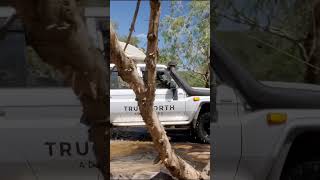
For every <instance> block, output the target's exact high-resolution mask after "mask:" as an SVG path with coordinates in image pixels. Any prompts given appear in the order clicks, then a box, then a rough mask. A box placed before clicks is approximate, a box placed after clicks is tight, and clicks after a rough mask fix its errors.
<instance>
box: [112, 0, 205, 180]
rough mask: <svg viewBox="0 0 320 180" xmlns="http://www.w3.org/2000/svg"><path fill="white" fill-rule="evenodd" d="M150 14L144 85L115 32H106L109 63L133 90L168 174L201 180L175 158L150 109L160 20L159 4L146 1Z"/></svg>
mask: <svg viewBox="0 0 320 180" xmlns="http://www.w3.org/2000/svg"><path fill="white" fill-rule="evenodd" d="M150 6H151V12H150V21H149V31H148V36H147V37H148V46H147V57H146V59H145V63H146V66H147V70H148V73H147V83H146V84H145V83H144V82H143V80H142V79H141V78H140V77H139V75H138V72H137V69H136V66H135V63H134V61H133V60H132V59H129V58H127V57H126V56H125V54H124V52H123V50H122V49H121V48H120V46H119V44H118V39H117V36H116V34H115V31H114V30H113V29H112V28H111V30H110V52H111V59H112V61H113V62H114V63H115V65H116V67H117V70H118V72H119V75H120V76H121V78H122V79H123V80H124V81H126V82H127V83H128V84H129V86H130V87H131V88H132V89H133V91H134V92H135V94H136V97H137V100H138V106H139V109H140V113H141V116H142V118H143V120H144V122H145V124H146V127H147V129H148V131H149V133H150V134H151V137H152V140H153V143H154V145H155V147H156V149H157V150H158V153H159V155H160V159H161V161H162V163H163V164H164V165H165V166H166V168H167V169H168V170H169V171H170V173H171V174H172V175H173V176H175V177H177V178H178V179H188V180H189V179H204V178H208V177H206V176H205V175H203V174H201V173H200V172H199V171H197V170H196V169H194V168H193V167H192V166H191V165H189V164H188V163H187V162H185V161H184V160H183V159H181V158H180V157H178V156H177V155H176V154H175V152H174V150H173V149H172V147H171V144H170V142H169V139H168V137H167V135H166V132H165V130H164V127H163V126H162V125H161V123H160V121H159V119H158V116H157V114H156V112H155V111H154V109H153V103H154V95H155V76H156V69H155V68H156V63H157V59H158V26H159V16H160V1H158V0H153V1H150Z"/></svg>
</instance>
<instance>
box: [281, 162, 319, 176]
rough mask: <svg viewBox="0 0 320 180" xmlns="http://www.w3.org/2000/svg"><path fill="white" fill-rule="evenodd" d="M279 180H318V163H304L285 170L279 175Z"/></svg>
mask: <svg viewBox="0 0 320 180" xmlns="http://www.w3.org/2000/svg"><path fill="white" fill-rule="evenodd" d="M280 179H281V180H319V179H320V161H305V162H301V163H299V164H297V165H295V166H292V167H290V168H287V169H285V170H284V172H283V173H282V175H281V178H280Z"/></svg>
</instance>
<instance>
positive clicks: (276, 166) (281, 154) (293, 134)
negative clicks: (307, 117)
mask: <svg viewBox="0 0 320 180" xmlns="http://www.w3.org/2000/svg"><path fill="white" fill-rule="evenodd" d="M315 135H317V136H316V137H320V126H316V127H314V126H311V125H310V126H303V127H295V128H292V129H291V130H290V131H289V133H287V135H286V137H285V140H284V141H283V143H282V145H281V148H280V149H279V150H278V153H277V156H276V157H275V158H274V163H273V165H272V167H271V170H270V172H269V174H268V178H267V179H269V180H273V179H280V177H281V174H282V172H283V171H284V170H285V168H286V167H288V166H289V165H290V164H293V163H296V162H299V161H301V160H303V159H304V157H303V156H304V155H305V153H306V151H307V150H308V149H309V148H308V147H303V144H307V146H309V147H310V146H312V144H309V143H315V142H316V139H317V138H314V137H315ZM318 139H319V138H318ZM318 143H319V142H318ZM317 150H320V146H318V148H317V149H316V150H315V151H317ZM318 152H319V151H318ZM296 155H297V156H296ZM308 155H311V154H308ZM319 157H320V156H319Z"/></svg>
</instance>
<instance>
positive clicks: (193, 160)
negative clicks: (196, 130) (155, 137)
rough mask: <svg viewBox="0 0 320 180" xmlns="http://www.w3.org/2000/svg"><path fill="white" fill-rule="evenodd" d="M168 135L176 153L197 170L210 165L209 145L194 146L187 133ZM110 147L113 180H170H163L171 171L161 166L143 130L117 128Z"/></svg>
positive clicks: (172, 132)
mask: <svg viewBox="0 0 320 180" xmlns="http://www.w3.org/2000/svg"><path fill="white" fill-rule="evenodd" d="M167 133H168V136H169V137H170V138H171V142H172V145H173V148H174V149H175V151H176V153H177V154H178V155H179V156H180V157H182V158H183V159H185V160H186V161H187V162H189V163H190V164H192V165H194V167H195V168H196V169H198V170H202V169H203V168H204V167H205V165H206V164H207V163H208V162H209V158H210V145H208V144H198V143H194V142H193V140H192V139H191V138H189V136H188V132H187V131H176V130H174V131H167ZM110 145H111V147H110V148H111V153H110V154H111V155H110V159H111V172H112V174H113V179H169V177H164V176H166V174H163V173H168V171H167V170H166V169H165V168H164V167H163V165H162V164H161V163H158V161H157V155H158V154H157V152H156V151H155V149H154V147H153V144H152V142H151V138H150V136H149V134H148V133H147V131H146V130H145V129H144V128H114V129H113V131H112V140H111V144H110ZM155 160H156V162H155ZM159 172H162V173H160V174H159ZM168 174H169V173H168Z"/></svg>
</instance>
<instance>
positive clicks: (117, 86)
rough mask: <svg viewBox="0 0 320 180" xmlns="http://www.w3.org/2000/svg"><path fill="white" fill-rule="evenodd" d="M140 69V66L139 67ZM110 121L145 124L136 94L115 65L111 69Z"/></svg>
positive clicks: (121, 124)
mask: <svg viewBox="0 0 320 180" xmlns="http://www.w3.org/2000/svg"><path fill="white" fill-rule="evenodd" d="M138 71H139V68H138ZM110 74H111V75H110V121H111V123H112V124H114V125H118V126H127V125H137V124H140V125H143V123H142V122H143V120H142V118H141V116H140V114H139V111H138V103H137V101H136V95H135V93H134V92H133V90H132V89H130V88H129V86H128V84H127V83H126V82H124V81H123V80H122V79H121V77H120V76H119V74H118V71H117V69H116V68H115V67H112V68H111V70H110Z"/></svg>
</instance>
